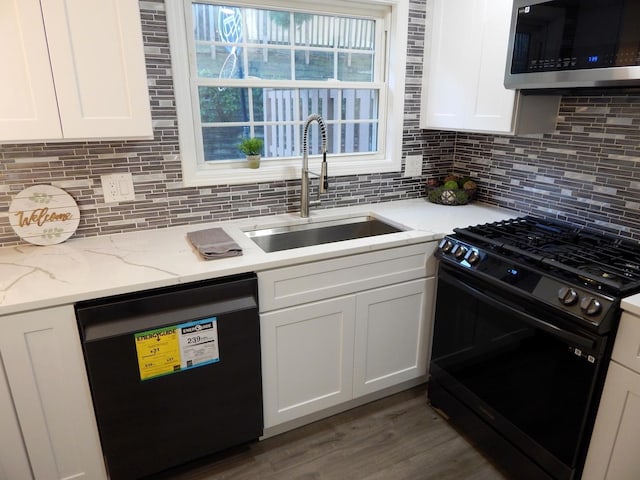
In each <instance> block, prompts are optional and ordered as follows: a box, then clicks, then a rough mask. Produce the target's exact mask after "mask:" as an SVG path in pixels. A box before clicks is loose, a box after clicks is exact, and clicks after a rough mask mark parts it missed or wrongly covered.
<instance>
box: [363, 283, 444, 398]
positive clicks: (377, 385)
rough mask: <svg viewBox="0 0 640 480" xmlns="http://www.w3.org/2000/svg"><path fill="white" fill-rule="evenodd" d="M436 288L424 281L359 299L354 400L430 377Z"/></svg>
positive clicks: (367, 294) (391, 288)
mask: <svg viewBox="0 0 640 480" xmlns="http://www.w3.org/2000/svg"><path fill="white" fill-rule="evenodd" d="M434 285H435V280H434V279H433V278H429V279H420V280H414V281H413V282H407V283H401V284H399V285H391V286H388V287H384V288H378V289H375V290H371V291H368V292H364V293H361V294H358V295H357V297H356V335H355V338H356V343H355V352H354V375H353V376H354V381H353V390H354V391H353V394H354V397H359V396H362V395H366V394H368V393H372V392H375V391H377V390H381V389H383V388H386V387H391V386H393V385H396V384H398V383H400V382H402V381H405V380H411V379H412V378H415V377H418V376H420V375H424V374H425V373H426V372H427V355H426V352H427V350H428V345H429V337H428V333H429V332H430V329H429V327H430V324H429V322H427V319H429V314H430V311H431V310H430V309H431V305H432V299H433V295H434Z"/></svg>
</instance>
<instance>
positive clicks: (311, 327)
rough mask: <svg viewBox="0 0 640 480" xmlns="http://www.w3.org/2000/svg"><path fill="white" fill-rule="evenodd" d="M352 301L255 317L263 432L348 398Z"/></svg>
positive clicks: (351, 361) (346, 299)
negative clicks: (262, 402) (259, 334)
mask: <svg viewBox="0 0 640 480" xmlns="http://www.w3.org/2000/svg"><path fill="white" fill-rule="evenodd" d="M354 327H355V298H354V297H353V296H347V297H341V298H336V299H331V300H326V301H322V302H315V303H309V304H306V305H302V306H298V307H291V308H287V309H283V310H277V311H274V312H270V313H266V314H262V315H260V329H261V343H262V382H263V393H264V414H265V415H264V417H265V418H264V421H265V427H266V428H268V427H272V426H274V425H277V424H279V423H282V422H286V421H289V420H293V419H295V418H298V417H302V416H304V415H308V414H310V413H313V412H316V411H319V410H323V409H325V408H328V407H331V406H334V405H337V404H340V403H342V402H346V401H347V400H350V399H351V398H352V397H353V392H352V385H353V336H354Z"/></svg>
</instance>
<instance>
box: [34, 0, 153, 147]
mask: <svg viewBox="0 0 640 480" xmlns="http://www.w3.org/2000/svg"><path fill="white" fill-rule="evenodd" d="M41 3H42V15H43V18H44V24H45V28H46V32H47V41H48V44H49V55H50V57H51V68H52V70H53V77H54V79H55V85H56V93H57V97H58V108H59V109H60V118H61V119H62V133H63V136H64V138H66V139H75V138H91V137H93V138H112V137H141V136H151V134H152V131H151V121H150V106H149V96H148V86H147V82H146V68H145V63H144V52H143V46H142V31H141V25H140V12H139V10H138V2H137V1H132V0H43V1H42V2H41Z"/></svg>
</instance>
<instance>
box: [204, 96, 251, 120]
mask: <svg viewBox="0 0 640 480" xmlns="http://www.w3.org/2000/svg"><path fill="white" fill-rule="evenodd" d="M198 92H199V94H200V121H201V122H202V123H213V122H248V121H249V101H248V98H249V92H248V89H246V88H218V87H198Z"/></svg>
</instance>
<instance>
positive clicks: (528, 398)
mask: <svg viewBox="0 0 640 480" xmlns="http://www.w3.org/2000/svg"><path fill="white" fill-rule="evenodd" d="M436 257H437V258H438V259H439V260H440V262H439V268H438V289H437V300H436V314H435V324H434V338H433V347H432V359H431V367H430V375H431V376H430V381H429V398H430V401H431V403H432V405H433V406H434V407H436V408H438V409H440V410H441V411H442V412H443V413H445V415H446V416H447V417H448V418H449V419H450V421H451V423H452V424H453V425H454V426H456V427H457V428H458V429H460V430H461V431H462V433H464V434H465V435H467V437H468V438H469V439H470V440H472V441H473V442H474V443H475V444H476V445H477V446H478V448H479V449H480V450H482V451H484V452H485V453H486V454H487V455H489V456H490V457H492V458H493V459H494V460H495V462H496V463H497V464H498V466H500V467H501V468H502V469H503V470H504V472H505V473H507V474H508V475H509V476H512V477H513V478H518V479H526V478H531V479H539V478H552V479H574V478H579V477H580V475H581V471H582V466H583V463H584V458H585V456H586V451H587V448H588V444H589V438H590V435H591V430H592V428H593V422H594V419H595V414H596V411H597V406H598V403H599V399H600V394H601V391H602V386H603V383H604V377H605V374H606V370H607V366H608V363H609V360H610V356H611V349H612V346H613V339H614V336H615V332H616V329H617V325H618V321H619V317H620V300H621V298H623V297H624V296H627V295H630V294H633V293H636V292H638V291H640V245H639V244H637V243H635V242H633V241H629V240H625V239H622V238H619V237H616V236H612V235H608V234H605V233H601V232H598V231H595V230H590V229H583V228H579V227H577V226H575V225H571V224H568V223H563V222H559V221H555V220H548V219H541V218H536V217H531V216H526V217H520V218H516V219H511V220H505V221H501V222H494V223H488V224H483V225H477V226H472V227H467V228H460V229H456V230H455V234H453V235H449V236H447V237H445V238H444V239H443V240H442V241H441V242H440V245H439V249H438V251H437V252H436Z"/></svg>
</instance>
